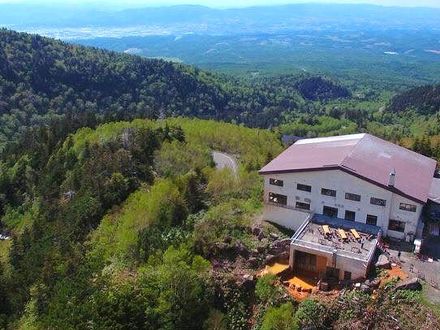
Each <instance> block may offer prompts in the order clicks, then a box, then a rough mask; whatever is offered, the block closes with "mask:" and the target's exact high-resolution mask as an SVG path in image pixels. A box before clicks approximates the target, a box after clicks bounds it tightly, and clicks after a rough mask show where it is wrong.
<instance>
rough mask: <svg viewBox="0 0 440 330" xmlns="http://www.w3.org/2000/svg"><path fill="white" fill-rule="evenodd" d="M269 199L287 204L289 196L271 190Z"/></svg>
mask: <svg viewBox="0 0 440 330" xmlns="http://www.w3.org/2000/svg"><path fill="white" fill-rule="evenodd" d="M269 201H270V202H272V203H276V204H281V205H287V196H284V195H280V194H274V193H272V192H270V193H269Z"/></svg>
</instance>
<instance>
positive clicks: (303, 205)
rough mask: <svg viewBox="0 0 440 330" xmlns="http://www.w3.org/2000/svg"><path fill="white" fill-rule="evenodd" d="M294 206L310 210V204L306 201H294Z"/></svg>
mask: <svg viewBox="0 0 440 330" xmlns="http://www.w3.org/2000/svg"><path fill="white" fill-rule="evenodd" d="M295 207H296V208H297V209H301V210H310V204H307V203H302V202H296V205H295Z"/></svg>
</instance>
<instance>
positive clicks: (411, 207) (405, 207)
mask: <svg viewBox="0 0 440 330" xmlns="http://www.w3.org/2000/svg"><path fill="white" fill-rule="evenodd" d="M399 209H401V210H405V211H410V212H415V211H416V210H417V206H415V205H412V204H405V203H400V206H399Z"/></svg>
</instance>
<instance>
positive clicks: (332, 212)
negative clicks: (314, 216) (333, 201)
mask: <svg viewBox="0 0 440 330" xmlns="http://www.w3.org/2000/svg"><path fill="white" fill-rule="evenodd" d="M322 214H324V215H326V216H328V217H331V218H337V217H338V209H337V208H335V207H330V206H324V207H323V209H322Z"/></svg>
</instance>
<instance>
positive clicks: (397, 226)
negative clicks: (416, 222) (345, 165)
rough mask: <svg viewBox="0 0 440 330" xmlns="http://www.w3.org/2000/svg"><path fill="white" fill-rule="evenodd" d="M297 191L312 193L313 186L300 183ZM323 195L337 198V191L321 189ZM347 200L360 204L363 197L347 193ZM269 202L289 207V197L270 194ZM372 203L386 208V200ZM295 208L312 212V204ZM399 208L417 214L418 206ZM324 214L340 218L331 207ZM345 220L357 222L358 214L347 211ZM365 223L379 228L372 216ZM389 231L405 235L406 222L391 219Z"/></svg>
mask: <svg viewBox="0 0 440 330" xmlns="http://www.w3.org/2000/svg"><path fill="white" fill-rule="evenodd" d="M270 184H273V185H276V186H280V187H282V186H283V185H284V182H283V181H282V180H277V179H270ZM297 189H298V190H301V191H307V192H311V191H312V187H311V186H309V185H304V184H300V183H298V184H297ZM321 194H322V195H325V196H332V197H336V190H332V189H327V188H321ZM345 199H348V200H351V201H356V202H360V201H361V196H360V195H358V194H354V193H345ZM269 201H270V202H272V203H275V204H279V205H287V196H285V195H281V194H276V193H272V192H269ZM370 203H371V204H373V205H379V206H386V200H384V199H380V198H375V197H371V198H370ZM295 208H297V209H301V210H310V203H306V202H300V201H296V203H295ZM399 208H400V209H401V210H405V211H410V212H416V208H417V207H416V205H412V204H406V203H400V205H399ZM322 214H324V215H327V216H331V217H337V216H338V209H337V208H333V207H330V206H324V207H323V211H322ZM344 218H345V220H349V221H355V219H356V212H354V211H349V210H346V211H345V217H344ZM365 223H366V224H368V225H373V226H377V216H376V215H372V214H367V217H366V221H365ZM388 229H389V230H393V231H398V232H402V233H403V232H405V222H403V221H398V220H393V219H390V221H389V223H388Z"/></svg>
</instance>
